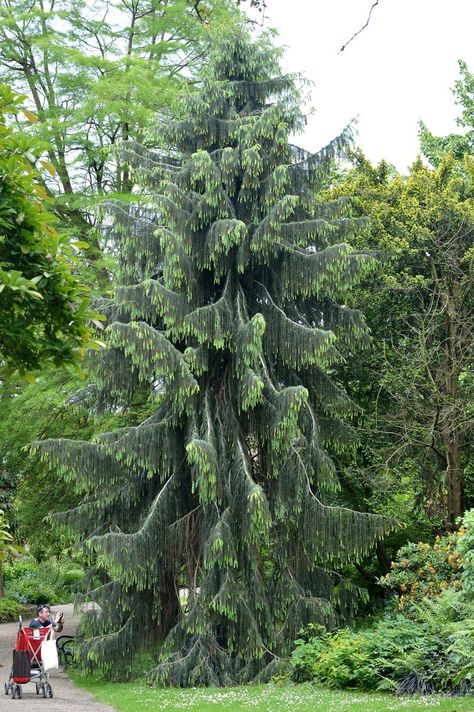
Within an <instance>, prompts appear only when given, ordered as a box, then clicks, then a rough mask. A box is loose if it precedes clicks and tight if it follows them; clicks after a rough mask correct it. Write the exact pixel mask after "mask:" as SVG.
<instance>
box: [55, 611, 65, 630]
mask: <svg viewBox="0 0 474 712" xmlns="http://www.w3.org/2000/svg"><path fill="white" fill-rule="evenodd" d="M63 617H64V616H63V614H62V613H61V612H59V613H58V614H57V616H56V622H55V623H54V625H53V630H54V631H55V632H56V633H60V632H61V631H62V629H63V628H64V621H63Z"/></svg>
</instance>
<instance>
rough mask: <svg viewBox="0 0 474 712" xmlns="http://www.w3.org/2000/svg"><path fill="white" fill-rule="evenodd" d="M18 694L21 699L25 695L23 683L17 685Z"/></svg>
mask: <svg viewBox="0 0 474 712" xmlns="http://www.w3.org/2000/svg"><path fill="white" fill-rule="evenodd" d="M17 694H18V699H19V700H21V698H22V697H23V689H22V687H21V685H17Z"/></svg>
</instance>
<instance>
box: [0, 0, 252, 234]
mask: <svg viewBox="0 0 474 712" xmlns="http://www.w3.org/2000/svg"><path fill="white" fill-rule="evenodd" d="M237 16H238V15H237V11H236V10H235V5H234V3H233V2H230V0H229V2H227V0H214V1H212V0H211V1H210V2H207V1H206V0H203V1H200V2H195V3H190V2H188V1H187V0H173V1H172V2H162V1H161V0H132V1H131V2H128V1H126V0H117V2H115V3H113V4H111V3H109V2H103V1H102V0H99V1H98V2H96V3H94V4H93V6H91V4H90V3H87V2H84V0H53V1H50V0H40V2H37V3H32V2H30V0H18V2H15V3H14V4H12V3H10V2H8V0H2V1H1V2H0V37H1V43H0V72H1V74H0V76H2V77H3V79H4V81H5V83H8V84H11V85H12V86H13V87H14V88H15V89H16V90H17V91H19V92H21V93H23V94H25V95H27V96H28V97H29V99H30V101H31V105H32V108H34V110H35V112H36V114H37V117H38V121H37V122H36V124H35V126H34V127H31V130H32V131H34V133H35V134H36V135H37V136H39V137H40V138H41V139H42V140H44V141H46V143H47V151H48V154H49V161H50V163H51V164H52V165H53V166H54V168H55V170H56V174H55V176H54V179H51V180H49V181H48V188H50V189H51V190H52V191H53V192H54V194H55V195H59V196H62V200H61V204H62V206H63V212H62V215H63V218H67V219H68V220H69V221H71V223H72V224H73V225H74V226H75V227H76V229H80V230H83V231H85V233H86V234H87V235H88V239H89V240H90V227H91V225H92V224H94V223H95V218H94V214H93V211H91V203H93V202H94V200H95V199H96V197H97V195H102V194H104V193H109V192H112V191H119V192H127V191H129V190H130V187H131V183H130V176H129V174H128V170H127V168H126V166H124V165H121V164H120V162H118V154H117V153H113V152H112V150H111V149H113V147H114V146H115V144H116V143H117V142H119V141H120V142H124V141H127V140H128V139H132V140H141V141H145V140H148V141H149V140H150V137H149V136H147V129H148V128H149V127H150V121H151V119H152V118H153V117H155V116H156V115H157V114H164V115H169V114H170V111H172V106H173V102H174V98H175V96H176V93H177V91H178V90H179V88H180V87H181V86H182V85H183V83H184V82H189V80H190V79H191V78H192V75H193V71H195V68H196V67H197V65H198V64H199V62H200V61H201V59H202V57H201V55H202V41H203V39H204V38H205V37H206V36H207V33H208V27H209V26H210V25H219V24H220V23H224V24H225V23H226V22H231V21H232V19H233V18H234V19H236V18H237ZM184 71H186V73H187V75H186V78H184V74H183V72H184ZM64 211H65V212H64Z"/></svg>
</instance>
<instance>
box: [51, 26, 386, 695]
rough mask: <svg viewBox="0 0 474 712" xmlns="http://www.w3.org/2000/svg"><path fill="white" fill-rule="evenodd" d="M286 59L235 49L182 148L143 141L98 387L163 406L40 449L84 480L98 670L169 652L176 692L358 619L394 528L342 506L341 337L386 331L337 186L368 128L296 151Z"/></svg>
mask: <svg viewBox="0 0 474 712" xmlns="http://www.w3.org/2000/svg"><path fill="white" fill-rule="evenodd" d="M278 59H279V53H278V51H276V50H275V49H274V48H273V47H272V45H271V42H270V41H269V39H268V38H260V39H259V41H258V43H255V42H252V41H251V40H250V39H249V38H248V36H246V35H245V34H244V33H238V32H234V33H233V34H232V36H226V37H223V38H222V37H221V38H220V39H219V41H218V42H214V43H213V44H212V47H211V49H210V54H209V63H208V69H207V71H206V73H205V74H204V76H203V78H202V87H201V90H200V92H198V93H196V94H194V95H193V96H191V97H189V98H186V99H185V100H184V104H183V117H182V119H181V120H180V121H176V122H173V123H170V124H168V125H167V126H162V127H160V128H159V133H158V136H159V139H160V145H162V146H164V147H166V150H167V151H168V153H165V151H164V149H163V152H161V151H156V152H150V151H148V150H146V149H144V148H143V147H141V146H138V145H134V144H131V142H128V145H127V160H128V161H129V163H130V166H131V170H132V171H133V173H134V176H135V180H136V182H137V184H138V185H140V186H141V189H142V190H141V194H140V205H137V206H135V207H131V206H130V205H124V204H118V205H117V204H110V210H111V212H112V214H114V215H116V219H117V220H118V222H119V226H120V234H121V240H122V276H123V279H122V282H123V284H122V286H121V287H120V288H119V289H118V290H117V296H116V301H115V304H114V305H113V306H112V307H110V309H109V322H110V325H109V326H108V329H107V332H108V337H109V338H108V344H109V350H108V351H107V352H106V353H105V354H101V360H102V362H101V364H100V366H99V375H100V377H101V382H102V388H103V395H102V399H104V397H105V396H108V397H109V401H111V402H112V403H113V404H115V405H116V404H120V403H125V402H127V400H128V399H130V398H133V395H134V393H135V392H138V391H140V392H143V389H144V388H146V389H148V391H149V397H150V399H152V400H153V401H154V402H155V403H156V410H155V412H154V414H153V415H152V416H151V417H149V418H148V419H147V420H145V421H144V422H143V423H142V424H141V425H140V426H139V427H134V428H129V429H124V430H120V431H117V432H112V433H105V434H104V435H103V436H102V437H101V438H100V439H99V440H98V441H97V442H96V443H93V444H91V443H83V444H82V445H81V444H79V443H78V442H77V441H76V442H64V441H49V442H46V443H43V444H40V445H39V447H40V448H41V450H42V452H43V453H44V455H45V456H46V457H48V458H49V459H50V460H52V461H53V462H55V463H57V465H58V466H59V467H60V468H61V469H63V470H64V472H67V473H69V476H71V474H72V476H74V477H78V478H79V481H80V486H81V488H82V489H83V490H84V491H85V493H86V497H85V500H84V503H83V504H82V505H81V506H80V507H79V508H78V509H77V510H74V511H72V512H69V513H67V515H65V520H66V521H67V522H69V523H71V524H74V526H76V527H77V528H78V529H79V530H80V531H81V533H82V536H83V538H84V540H85V541H86V544H87V546H88V547H89V548H90V550H91V551H92V552H95V555H96V557H97V561H98V567H99V569H101V570H102V573H101V579H102V581H104V580H105V581H106V582H105V583H104V584H103V585H100V586H99V587H98V588H95V589H93V590H91V591H90V594H89V595H90V597H91V598H92V599H93V600H95V601H96V602H97V603H98V604H99V606H100V609H96V610H95V611H94V612H92V613H91V614H90V616H89V617H87V618H86V619H85V621H84V623H83V631H84V633H85V643H84V645H83V648H82V651H83V655H84V657H85V659H86V660H88V661H89V662H90V663H91V664H92V665H95V666H97V667H99V668H105V669H109V670H111V671H113V672H114V671H115V672H116V671H117V670H118V669H119V668H118V666H122V667H123V665H129V664H130V663H131V661H132V660H133V658H134V655H135V654H136V653H137V652H138V651H140V650H142V649H145V648H147V647H148V648H149V647H151V648H152V649H158V648H157V647H156V643H157V642H159V643H160V644H161V645H160V646H159V660H158V662H157V665H156V667H155V668H154V669H153V670H151V672H150V673H149V674H150V677H151V679H152V680H154V681H157V682H160V683H169V684H175V685H197V684H205V685H225V684H232V683H235V682H236V681H245V680H250V679H255V678H256V677H259V678H260V679H265V678H268V677H269V676H271V675H272V674H274V673H275V672H276V671H277V670H278V669H279V667H280V664H281V661H282V659H284V658H285V657H286V656H288V654H289V652H290V649H291V643H292V641H293V640H294V638H295V636H296V633H297V631H298V630H299V628H300V627H301V626H303V625H305V624H307V623H308V622H310V621H318V622H321V623H325V624H328V625H332V624H334V623H336V622H337V620H339V619H340V618H342V617H345V616H348V615H350V614H351V613H352V612H353V611H354V609H355V607H356V605H357V599H358V598H360V595H361V594H360V592H359V593H358V592H357V590H355V589H354V587H351V586H350V585H349V584H348V583H347V582H345V581H344V580H343V579H342V578H341V576H340V575H339V574H338V573H336V572H335V570H337V569H338V567H340V566H342V565H344V564H345V563H346V562H348V561H351V560H354V559H358V558H359V557H361V556H362V555H363V554H365V553H366V552H367V551H368V550H369V549H370V548H371V547H372V546H373V545H374V542H375V541H376V540H377V539H378V538H380V537H381V536H382V535H383V533H384V532H385V531H386V530H387V529H388V528H390V524H389V523H388V522H387V521H385V520H384V519H383V518H382V517H380V516H375V515H368V514H361V513H358V512H353V511H350V510H348V509H345V508H343V507H341V506H338V505H337V500H336V499H335V498H336V497H337V491H338V485H337V479H336V476H335V472H334V466H333V465H332V462H331V459H330V457H329V455H328V453H327V451H326V449H325V448H326V446H327V444H328V443H334V444H335V445H337V447H339V448H343V447H344V446H350V442H351V432H350V427H349V425H347V424H346V425H344V423H343V422H342V420H341V418H343V417H344V415H350V413H351V409H352V406H351V403H350V401H349V400H348V398H347V397H346V396H345V395H344V393H343V392H342V391H341V390H340V389H339V388H338V386H337V385H336V384H334V383H333V382H332V381H331V367H332V365H333V364H335V363H337V362H338V360H339V359H340V356H339V353H338V350H337V345H338V339H345V340H352V341H353V342H354V344H355V342H356V341H357V340H358V341H364V339H367V330H366V327H365V325H364V322H363V319H362V317H361V315H360V314H359V313H358V312H357V311H354V310H349V309H346V308H345V307H344V305H343V304H341V303H340V302H339V299H340V298H341V296H342V295H343V294H344V293H345V292H346V290H347V289H349V288H350V287H351V285H352V284H354V283H355V282H356V280H358V279H359V278H360V275H361V273H363V272H364V271H365V270H366V269H368V267H369V266H370V259H368V258H367V257H365V256H362V255H359V254H357V253H356V252H355V251H354V250H353V249H352V248H350V247H349V246H348V244H346V243H345V242H344V237H345V236H346V235H347V234H348V233H350V232H353V231H356V230H359V229H362V227H363V221H357V220H351V219H349V218H346V217H344V212H345V203H344V201H336V202H335V203H332V204H328V205H325V204H323V203H322V202H321V199H320V197H319V194H318V191H319V189H320V187H322V186H323V185H324V182H325V177H326V175H327V172H328V171H329V170H330V169H331V164H332V162H333V161H334V159H336V158H337V157H338V156H339V155H340V154H341V153H342V152H343V150H344V147H345V145H346V144H347V142H348V141H349V140H350V132H349V131H346V132H345V133H344V134H343V135H342V136H340V137H339V138H337V139H335V140H334V141H333V142H331V143H330V144H329V145H328V146H326V147H325V148H324V149H323V150H322V151H320V152H319V153H318V154H315V155H310V154H307V153H306V152H304V151H301V150H300V149H296V148H294V147H293V146H292V145H290V144H289V142H288V135H289V134H290V133H291V132H294V131H295V130H297V129H299V128H300V127H301V126H302V124H303V118H302V115H301V113H300V110H299V108H298V104H299V102H300V95H299V91H298V90H297V88H296V78H295V77H293V76H284V75H282V73H281V71H280V69H279V65H278ZM137 200H138V195H137ZM104 393H105V396H104ZM91 578H92V579H94V576H92V577H91ZM96 583H97V580H96ZM180 590H181V597H180V594H179V592H180ZM183 601H184V603H183Z"/></svg>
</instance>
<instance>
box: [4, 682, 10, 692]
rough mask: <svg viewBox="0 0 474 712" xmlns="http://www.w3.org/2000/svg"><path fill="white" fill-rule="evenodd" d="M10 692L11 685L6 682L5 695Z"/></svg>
mask: <svg viewBox="0 0 474 712" xmlns="http://www.w3.org/2000/svg"><path fill="white" fill-rule="evenodd" d="M9 692H10V685H9V684H8V682H6V683H5V694H6V695H8V693H9Z"/></svg>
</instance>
